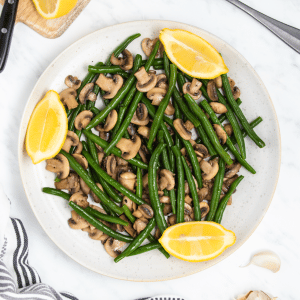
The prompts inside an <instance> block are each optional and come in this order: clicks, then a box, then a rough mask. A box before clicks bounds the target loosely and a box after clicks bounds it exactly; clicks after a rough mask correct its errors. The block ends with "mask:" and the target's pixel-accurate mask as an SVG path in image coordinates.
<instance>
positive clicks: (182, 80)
mask: <svg viewBox="0 0 300 300" xmlns="http://www.w3.org/2000/svg"><path fill="white" fill-rule="evenodd" d="M185 82H186V80H185V78H184V75H183V74H182V72H178V74H177V84H178V87H179V91H180V92H181V93H183V90H182V89H183V85H184V84H185Z"/></svg>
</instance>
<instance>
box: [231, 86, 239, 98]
mask: <svg viewBox="0 0 300 300" xmlns="http://www.w3.org/2000/svg"><path fill="white" fill-rule="evenodd" d="M232 95H233V98H234V100H237V99H238V98H239V97H240V96H241V91H240V89H239V88H238V87H237V86H235V87H234V88H233V89H232Z"/></svg>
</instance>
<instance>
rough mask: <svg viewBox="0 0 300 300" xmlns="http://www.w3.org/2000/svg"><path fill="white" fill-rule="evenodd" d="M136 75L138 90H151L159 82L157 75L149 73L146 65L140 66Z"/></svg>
mask: <svg viewBox="0 0 300 300" xmlns="http://www.w3.org/2000/svg"><path fill="white" fill-rule="evenodd" d="M134 76H135V77H136V78H137V83H136V88H137V90H138V91H140V92H143V93H147V92H149V91H150V90H151V89H153V88H154V87H155V85H156V83H157V77H156V75H155V74H150V73H147V71H146V70H145V68H144V67H141V68H139V70H138V71H137V72H136V73H135V74H134Z"/></svg>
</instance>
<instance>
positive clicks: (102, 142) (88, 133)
mask: <svg viewBox="0 0 300 300" xmlns="http://www.w3.org/2000/svg"><path fill="white" fill-rule="evenodd" d="M83 133H84V135H85V136H86V137H88V138H89V139H91V140H92V141H93V142H94V143H96V144H97V145H99V146H100V147H102V148H105V147H106V146H107V145H108V142H106V141H105V140H103V139H101V138H100V137H99V136H97V135H95V134H93V133H92V132H91V131H89V130H86V129H84V130H83ZM111 153H112V154H114V155H115V156H117V157H121V158H122V151H121V150H120V149H118V148H116V147H115V148H113V149H112V150H111ZM128 162H130V163H131V164H132V165H134V166H137V167H139V168H141V169H144V170H147V169H148V165H147V164H145V163H144V162H142V161H140V160H138V159H136V158H132V159H129V160H128Z"/></svg>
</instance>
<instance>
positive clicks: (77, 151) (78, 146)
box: [74, 142, 83, 154]
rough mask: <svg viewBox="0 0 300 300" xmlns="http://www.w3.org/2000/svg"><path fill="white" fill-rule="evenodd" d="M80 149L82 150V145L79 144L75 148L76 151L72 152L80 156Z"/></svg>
mask: <svg viewBox="0 0 300 300" xmlns="http://www.w3.org/2000/svg"><path fill="white" fill-rule="evenodd" d="M82 149H83V146H82V143H81V142H79V143H78V145H77V146H76V149H75V151H74V154H80V153H81V151H82Z"/></svg>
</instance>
